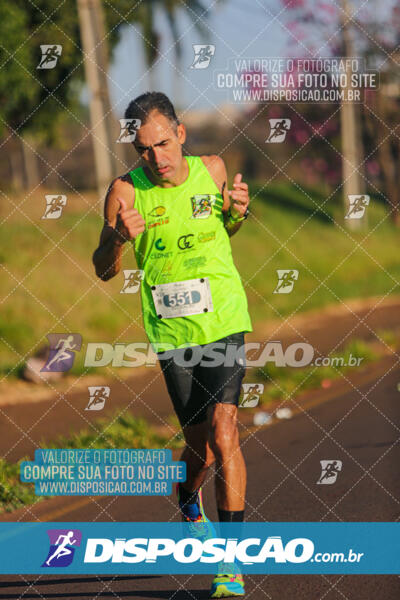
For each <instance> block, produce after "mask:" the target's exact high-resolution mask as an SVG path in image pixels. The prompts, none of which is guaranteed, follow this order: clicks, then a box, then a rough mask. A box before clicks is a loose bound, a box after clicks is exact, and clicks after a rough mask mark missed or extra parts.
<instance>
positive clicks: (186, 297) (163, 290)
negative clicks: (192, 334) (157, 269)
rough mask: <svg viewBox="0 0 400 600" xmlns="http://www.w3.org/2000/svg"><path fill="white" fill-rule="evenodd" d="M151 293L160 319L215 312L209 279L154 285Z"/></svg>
mask: <svg viewBox="0 0 400 600" xmlns="http://www.w3.org/2000/svg"><path fill="white" fill-rule="evenodd" d="M151 293H152V295H153V302H154V306H155V309H156V313H157V316H158V318H159V319H170V318H172V317H185V316H187V315H199V314H200V313H207V312H212V311H213V304H212V299H211V291H210V282H209V280H208V277H202V278H201V279H187V280H186V281H173V282H171V283H161V284H159V285H152V286H151Z"/></svg>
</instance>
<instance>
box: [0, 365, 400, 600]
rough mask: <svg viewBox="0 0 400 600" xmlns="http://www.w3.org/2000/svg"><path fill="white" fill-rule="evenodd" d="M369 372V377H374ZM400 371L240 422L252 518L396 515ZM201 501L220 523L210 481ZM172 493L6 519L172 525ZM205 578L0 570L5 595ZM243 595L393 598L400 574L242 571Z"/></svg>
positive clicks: (192, 582)
mask: <svg viewBox="0 0 400 600" xmlns="http://www.w3.org/2000/svg"><path fill="white" fill-rule="evenodd" d="M372 375H373V373H372ZM399 381H400V372H399V368H398V365H397V364H396V360H395V358H391V359H390V363H389V362H388V363H387V365H386V367H385V369H384V370H383V372H382V370H381V372H379V373H377V374H376V376H372V377H370V379H369V381H367V382H364V383H363V384H360V385H357V386H354V387H352V386H348V388H347V390H346V389H343V388H342V389H340V390H339V391H338V393H337V394H336V396H335V395H332V394H331V395H330V398H329V400H326V399H325V401H324V398H323V399H322V402H320V403H317V404H315V405H314V406H312V407H309V408H308V409H306V410H305V412H302V411H300V412H299V413H298V414H297V415H296V416H295V417H294V418H292V419H291V420H289V421H285V422H280V423H277V424H275V425H272V426H267V427H264V428H261V429H258V430H254V429H248V428H247V427H246V426H245V425H241V429H242V431H241V433H242V447H243V452H244V454H245V458H246V463H247V466H248V494H247V498H248V506H247V510H246V518H247V520H249V521H261V520H262V521H395V520H397V519H398V518H399V516H400V479H399V476H398V475H399V464H400V451H399V439H400V438H399V423H400V419H399V415H400V394H399V391H397V383H398V382H399ZM328 459H329V460H341V461H342V463H343V467H342V471H341V472H340V473H339V476H338V479H337V482H336V483H335V484H333V485H317V483H316V482H317V480H318V478H319V476H320V464H319V461H320V460H328ZM204 491H205V505H206V508H207V514H208V516H209V517H210V518H212V519H216V510H215V503H214V499H213V485H212V479H211V478H210V479H209V480H208V482H207V484H206V485H205V490H204ZM177 518H178V514H177V511H176V503H175V500H174V498H173V497H168V498H153V497H135V498H123V497H112V498H97V499H90V498H69V499H66V498H55V499H53V500H50V501H45V502H41V503H39V504H37V505H36V506H33V507H30V508H29V509H27V508H24V509H20V510H18V511H16V512H15V513H12V514H11V515H6V516H3V517H2V520H7V521H16V520H27V521H34V520H37V519H39V520H43V521H46V520H47V521H55V520H59V521H66V522H74V521H94V520H96V521H109V520H116V521H157V520H158V521H168V520H170V519H171V520H176V519H177ZM209 584H210V576H198V575H191V576H189V575H179V576H175V575H168V576H164V575H163V576H158V575H157V576H154V577H149V576H146V577H144V576H132V577H127V576H115V577H113V576H105V577H101V576H98V577H96V576H92V575H91V576H76V575H75V576H70V577H60V576H59V575H54V576H47V577H42V576H38V575H34V576H10V575H3V576H0V599H1V598H9V599H11V598H46V599H47V598H49V599H50V598H71V599H72V598H98V597H110V598H124V597H129V598H137V599H143V600H144V599H148V598H152V599H163V598H165V599H167V598H168V599H171V600H172V599H174V600H183V599H185V600H186V599H187V600H195V599H199V600H200V599H203V598H208V589H209ZM246 591H247V596H246V597H247V598H252V599H254V600H258V599H259V598H262V599H264V598H265V599H272V600H281V599H282V598H284V599H285V600H286V599H288V600H289V599H292V598H295V599H296V600H318V599H321V600H322V599H324V600H334V599H341V600H346V599H347V600H372V599H373V600H398V598H399V597H400V578H398V577H397V576H354V575H344V576H321V575H313V576H304V575H303V576H284V575H279V576H277V575H275V576H271V575H266V576H246Z"/></svg>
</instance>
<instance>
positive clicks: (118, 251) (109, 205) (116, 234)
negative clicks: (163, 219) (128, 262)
mask: <svg viewBox="0 0 400 600" xmlns="http://www.w3.org/2000/svg"><path fill="white" fill-rule="evenodd" d="M134 205H135V190H134V187H133V185H132V183H129V182H128V180H127V179H126V178H125V177H121V178H118V179H115V180H114V181H113V182H112V183H111V185H110V187H109V189H108V192H107V196H106V201H105V204H104V226H103V229H102V231H101V234H100V243H99V246H98V248H97V249H96V250H95V252H94V254H93V264H94V266H95V269H96V275H97V276H98V277H100V279H102V280H103V281H107V280H108V279H111V278H112V277H114V276H115V275H117V273H119V271H120V269H121V256H122V246H123V245H124V244H125V242H127V241H130V240H133V239H134V238H135V237H136V236H137V235H139V234H140V233H142V232H143V231H144V228H145V221H144V219H143V217H142V216H141V215H140V214H139V212H138V211H137V210H136V209H135V208H134Z"/></svg>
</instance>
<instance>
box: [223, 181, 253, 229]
mask: <svg viewBox="0 0 400 600" xmlns="http://www.w3.org/2000/svg"><path fill="white" fill-rule="evenodd" d="M233 188H234V189H233V190H229V191H228V194H229V198H230V199H231V200H233V202H232V205H231V208H230V212H231V215H232V217H233V218H234V219H240V218H241V217H243V215H244V213H245V212H246V210H247V207H248V205H249V202H250V199H249V187H248V185H247V183H244V181H242V174H241V173H237V174H236V175H235V177H234V178H233Z"/></svg>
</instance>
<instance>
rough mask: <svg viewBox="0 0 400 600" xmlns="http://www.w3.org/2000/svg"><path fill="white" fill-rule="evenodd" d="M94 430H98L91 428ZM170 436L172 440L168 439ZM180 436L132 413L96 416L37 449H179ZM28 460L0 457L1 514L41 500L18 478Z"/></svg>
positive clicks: (32, 488) (30, 487) (40, 497)
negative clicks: (90, 425) (88, 426)
mask: <svg viewBox="0 0 400 600" xmlns="http://www.w3.org/2000/svg"><path fill="white" fill-rule="evenodd" d="M94 429H95V430H97V431H94ZM171 438H172V439H171ZM182 445H183V441H182V435H181V433H180V432H179V433H178V434H177V435H176V436H173V435H172V434H171V435H170V436H168V437H167V436H165V435H160V434H159V433H157V431H155V429H154V428H153V427H151V426H150V425H149V424H148V423H147V421H146V420H145V419H138V418H136V417H134V416H133V415H132V414H131V413H125V414H124V415H118V413H116V415H115V417H114V418H111V419H99V420H97V421H96V422H95V423H94V427H93V428H92V429H90V430H89V429H82V430H80V431H78V432H76V433H74V432H71V433H70V434H69V435H66V436H63V437H58V438H56V439H55V440H54V442H52V443H51V445H49V444H48V442H45V441H43V442H42V443H41V444H40V448H49V447H50V448H68V449H70V448H71V449H73V448H82V449H85V448H96V449H97V448H105V449H113V448H116V449H125V448H171V449H174V448H181V447H182ZM25 460H29V459H28V458H26V457H25V458H22V459H21V460H20V461H19V462H18V463H14V464H11V463H8V462H6V461H5V460H3V459H0V513H1V512H4V511H11V510H15V509H17V508H19V507H21V506H24V505H26V504H33V503H34V502H39V501H40V500H42V499H43V497H42V496H36V495H35V492H34V485H33V484H31V483H22V482H21V481H20V478H19V472H20V464H21V462H22V461H25Z"/></svg>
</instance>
